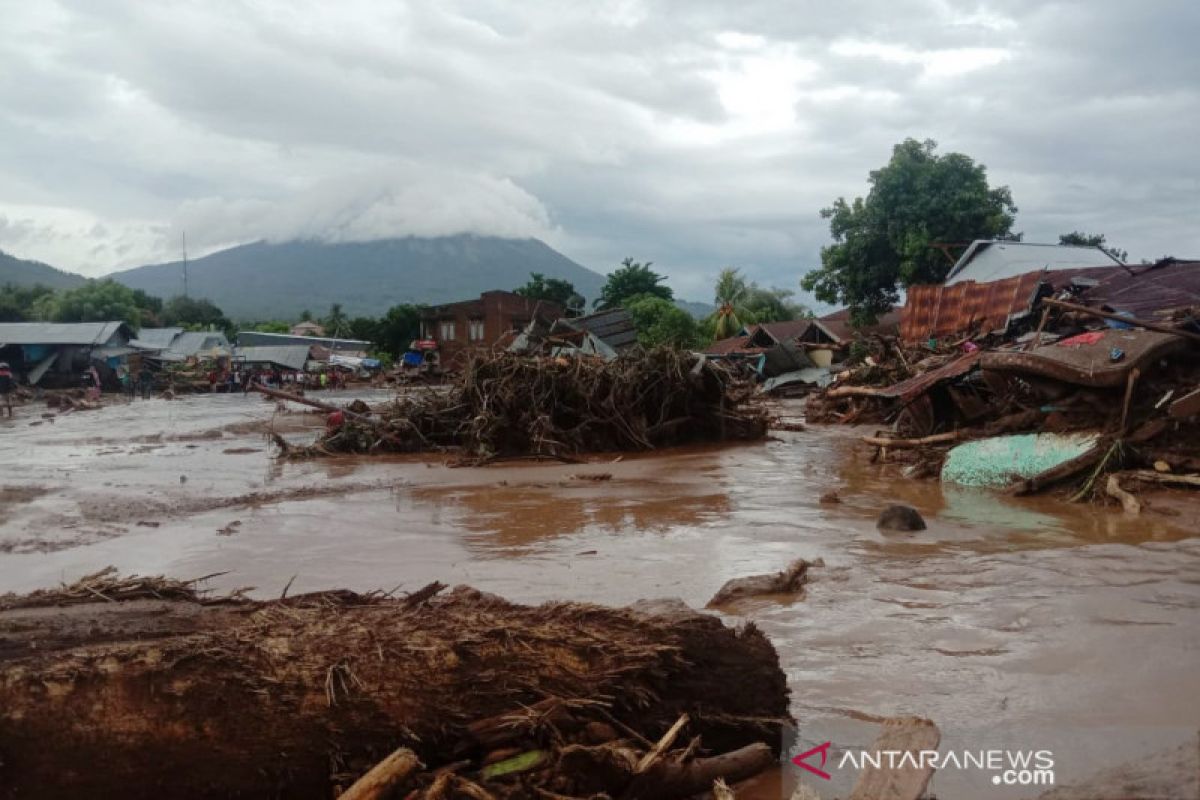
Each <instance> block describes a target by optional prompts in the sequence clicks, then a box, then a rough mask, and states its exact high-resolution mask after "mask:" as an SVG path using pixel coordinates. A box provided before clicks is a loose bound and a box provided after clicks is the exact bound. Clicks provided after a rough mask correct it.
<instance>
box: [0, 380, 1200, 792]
mask: <svg viewBox="0 0 1200 800" xmlns="http://www.w3.org/2000/svg"><path fill="white" fill-rule="evenodd" d="M329 394H333V393H329ZM327 396H328V395H323V397H327ZM383 397H384V396H383V395H378V396H365V397H364V399H366V400H368V401H370V402H373V403H374V402H378V401H380V400H382V399H383ZM346 399H347V400H349V399H351V396H350V395H346ZM39 412H40V409H39ZM30 413H32V411H31V412H30ZM792 413H793V414H795V413H797V412H796V410H795V409H794V407H793V408H792ZM28 421H29V419H27V418H24V417H22V416H21V415H20V413H18V416H17V418H16V419H15V420H14V422H12V423H9V422H8V421H7V420H4V421H0V486H3V487H5V488H4V494H3V495H0V496H2V497H3V498H5V499H4V501H3V507H2V508H3V515H4V516H3V520H2V522H0V591H4V590H13V591H28V590H32V589H36V588H40V587H46V586H52V585H55V584H57V583H59V582H60V581H64V580H67V581H69V580H73V579H75V578H77V577H79V576H80V575H83V574H85V573H89V572H94V571H96V570H98V569H100V568H102V567H104V566H106V565H109V564H112V565H114V566H116V567H118V569H119V570H120V571H121V572H122V573H142V574H166V575H171V576H176V577H194V576H198V575H205V574H209V573H213V572H222V571H225V572H226V574H224V575H221V576H219V577H217V578H214V579H212V580H211V581H210V582H209V584H210V586H211V587H212V588H214V589H218V590H228V589H233V588H238V587H244V586H254V587H257V589H256V590H255V591H254V592H253V593H252V594H254V595H255V596H258V597H262V598H274V597H278V596H279V594H280V592H281V591H282V590H283V588H284V587H285V586H286V585H288V583H289V581H292V587H291V592H293V593H300V592H306V591H315V590H321V589H327V588H330V587H347V588H350V589H356V590H361V591H368V590H372V589H379V588H383V589H386V590H390V589H393V588H394V587H397V586H399V587H401V590H403V589H413V588H416V587H419V586H421V585H423V584H425V583H426V582H428V581H429V580H433V579H435V578H436V579H440V580H443V581H446V582H447V583H470V584H471V585H474V586H476V587H478V588H480V589H482V590H485V591H491V592H496V593H498V594H501V595H503V596H505V597H508V598H510V599H513V600H515V601H519V602H541V601H545V600H554V599H570V600H577V601H591V602H599V603H604V604H615V605H623V604H626V603H629V602H633V601H635V600H638V599H640V598H670V597H680V598H682V599H683V600H684V601H686V602H688V603H689V604H691V605H693V606H695V607H700V606H702V605H704V603H705V602H706V601H707V600H708V598H710V597H711V596H712V595H713V593H714V592H715V591H716V590H717V589H718V588H719V587H720V586H721V585H722V584H724V583H725V582H726V581H727V580H729V579H731V578H736V577H741V576H745V575H754V574H760V573H771V572H775V571H777V570H779V569H781V568H783V567H784V566H786V565H787V564H788V563H790V562H792V561H793V560H795V559H796V558H806V559H810V560H813V559H816V558H823V559H824V561H825V563H826V567H825V568H824V569H822V570H819V571H816V572H814V573H813V576H812V580H811V582H810V583H809V585H808V586H807V587H806V593H805V594H804V596H803V599H797V598H752V599H748V600H745V601H742V602H740V603H739V604H738V605H737V608H736V611H737V612H738V614H737V616H736V617H733V616H731V617H730V619H735V618H736V619H745V618H748V619H752V620H753V621H754V622H755V623H756V624H757V625H758V626H759V627H761V628H762V629H763V630H764V632H766V633H767V635H768V636H769V637H770V639H771V641H772V642H773V643H774V644H775V646H776V647H777V649H778V650H779V653H780V658H781V661H782V664H783V668H784V670H785V672H786V673H787V676H788V679H789V683H790V685H791V686H792V687H793V704H792V711H793V713H794V714H795V715H796V716H797V717H798V718H799V720H800V723H801V734H800V737H801V741H803V742H811V744H810V745H809V746H810V747H811V746H813V745H815V744H819V743H820V742H823V741H826V740H833V741H834V742H836V743H838V744H839V745H845V746H849V745H860V744H861V745H867V744H869V743H870V742H871V741H872V740H873V738H874V732H875V728H876V724H877V722H876V721H877V720H878V719H880V718H883V717H891V716H902V715H918V716H923V717H927V718H929V719H933V720H934V721H936V722H937V724H938V726H939V728H940V729H941V730H942V731H943V744H942V746H943V748H947V747H957V748H962V747H973V748H986V747H992V746H996V747H1006V746H1010V745H1015V744H1018V743H1023V744H1024V746H1033V747H1046V748H1050V749H1052V750H1054V753H1055V756H1056V767H1057V768H1056V777H1057V778H1058V781H1059V783H1066V782H1068V781H1070V780H1082V779H1084V778H1086V777H1087V776H1088V775H1090V774H1092V773H1094V772H1096V771H1097V770H1100V769H1102V768H1104V767H1105V766H1110V765H1111V763H1112V754H1113V752H1114V751H1115V750H1119V751H1120V752H1121V753H1122V755H1123V757H1127V758H1128V759H1137V758H1138V757H1139V756H1140V755H1142V754H1149V753H1153V752H1158V751H1162V750H1163V749H1165V748H1168V747H1172V746H1175V745H1177V744H1178V743H1179V742H1180V741H1184V740H1185V739H1186V738H1187V737H1188V736H1189V735H1192V733H1194V730H1195V729H1196V728H1197V727H1198V725H1197V723H1198V721H1200V683H1198V679H1197V674H1196V670H1195V663H1196V652H1197V651H1196V647H1197V642H1200V613H1197V612H1198V611H1200V538H1197V533H1196V525H1195V520H1196V519H1197V518H1198V517H1200V513H1198V506H1197V505H1196V497H1197V495H1187V494H1181V493H1178V492H1171V493H1164V494H1162V495H1158V494H1154V493H1149V492H1147V493H1145V494H1142V495H1141V498H1142V499H1143V500H1144V501H1146V505H1147V510H1146V511H1145V512H1144V513H1143V514H1142V515H1141V517H1140V518H1130V517H1129V516H1127V515H1123V514H1122V513H1121V512H1119V511H1113V510H1112V509H1109V508H1103V507H1098V506H1093V505H1088V504H1075V505H1067V504H1064V503H1062V502H1061V500H1059V499H1056V498H1051V497H1034V498H1020V499H1014V498H1007V497H1001V496H999V495H996V494H994V493H989V492H986V491H978V490H964V489H955V488H954V487H950V486H941V485H939V484H937V483H935V482H924V481H913V480H907V479H904V478H901V477H898V476H897V474H896V472H895V471H894V468H892V467H887V466H881V465H876V464H872V463H870V460H869V457H870V456H869V453H865V452H863V449H862V448H861V447H859V446H858V438H859V437H860V436H861V435H863V434H864V433H870V432H871V431H870V430H869V429H856V428H852V427H838V428H836V429H830V428H827V427H823V426H815V425H814V426H810V427H809V429H808V430H807V431H804V432H788V431H780V432H777V433H775V434H774V435H773V437H772V438H771V439H770V440H768V441H765V442H762V443H758V444H752V445H743V446H737V447H728V448H713V447H696V448H684V449H678V450H673V451H669V452H665V453H660V454H656V455H652V456H651V455H639V456H625V457H623V458H621V457H605V458H601V459H593V460H592V461H591V463H589V464H587V465H582V466H581V465H558V464H549V465H529V464H520V465H498V466H494V467H487V468H478V469H454V468H452V467H451V466H449V465H448V464H446V463H443V462H441V461H439V460H425V459H420V458H412V457H403V456H394V457H383V458H378V457H376V458H371V459H366V460H364V459H359V458H355V457H344V458H332V459H324V460H319V461H307V462H287V463H283V462H279V461H276V460H274V459H273V458H271V453H270V450H271V446H270V445H269V444H268V443H267V442H266V441H265V440H264V438H263V436H262V434H261V429H262V427H263V425H264V423H270V424H273V425H274V426H275V429H276V430H277V431H280V432H282V435H284V437H285V438H287V439H289V440H291V441H295V442H297V443H301V444H304V443H307V442H309V441H311V440H312V439H313V438H314V436H315V434H316V433H317V432H318V431H319V430H320V429H321V428H322V427H323V420H322V418H321V417H320V416H319V415H309V414H303V413H279V412H277V410H276V407H275V406H274V405H273V404H269V403H263V402H262V401H261V400H257V399H255V398H244V397H241V396H234V397H226V396H223V395H220V396H216V397H210V396H196V397H187V398H184V399H180V400H176V401H173V402H170V403H166V402H156V401H150V402H146V403H141V402H139V403H136V404H134V405H132V406H126V405H112V406H108V407H106V408H104V409H101V410H98V411H92V412H89V413H88V414H71V415H67V416H63V417H60V418H58V419H57V420H56V422H55V424H54V425H45V426H41V427H35V428H30V427H28V425H27V424H26V423H27V422H28ZM209 431H218V432H219V433H220V437H219V438H215V437H214V438H208V437H209V436H211V434H208V433H207V432H209ZM200 434H204V436H203V437H201V436H200ZM156 435H157V436H159V437H160V438H158V439H156V440H153V441H150V440H148V439H143V438H142V437H151V436H156ZM149 448H152V449H149ZM234 448H258V449H261V450H262V452H260V453H249V454H238V455H233V454H226V453H224V451H225V450H227V449H234ZM587 474H608V475H610V476H611V477H610V478H609V479H607V480H579V479H574V480H573V479H572V476H582V475H587ZM181 477H183V478H185V479H186V480H184V481H183V482H181V481H180V478H181ZM828 492H836V493H837V496H838V497H839V498H840V500H841V502H839V503H836V504H833V503H824V504H823V503H821V502H820V499H821V497H822V495H824V494H826V493H828ZM891 503H905V504H908V505H911V506H913V507H914V508H916V509H917V510H918V511H919V512H920V513H921V514H922V516H923V517H924V518H925V519H926V521H927V523H928V526H929V527H928V529H927V530H925V531H919V532H912V533H891V532H880V531H877V530H876V529H875V527H874V522H875V518H876V516H877V515H878V513H879V511H880V510H881V509H882V508H883V507H885V506H886V505H889V504H891ZM234 521H240V522H241V524H240V525H239V526H234V528H233V530H232V531H231V533H232V535H218V531H221V530H228V529H229V526H230V524H231V523H232V522H234ZM585 553H587V555H584V554H585ZM1114 749H1115V750H1114ZM986 777H987V776H986V775H981V774H968V773H954V772H945V771H944V772H940V773H938V774H935V776H934V778H933V782H932V784H931V788H932V790H933V791H934V792H935V793H936V794H937V795H938V796H939V797H942V798H955V797H980V798H988V797H995V798H1008V797H1021V796H1029V795H1036V794H1037V792H1025V794H1024V795H1022V794H1021V793H1019V792H1018V793H1014V791H1013V790H1012V789H996V788H995V787H993V786H991V785H990V782H988V781H987V780H986ZM779 791H780V789H779V787H778V786H777V785H772V784H771V783H770V780H769V779H768V780H765V781H760V789H759V794H757V795H751V796H752V797H759V798H768V797H770V798H774V797H777V796H778V792H779ZM742 796H745V795H743V794H739V797H742Z"/></svg>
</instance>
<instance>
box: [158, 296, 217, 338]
mask: <svg viewBox="0 0 1200 800" xmlns="http://www.w3.org/2000/svg"><path fill="white" fill-rule="evenodd" d="M162 323H163V324H164V325H179V326H182V327H198V328H208V327H214V328H220V329H221V330H224V331H229V330H232V328H233V325H232V323H230V321H229V320H228V319H227V318H226V317H225V314H224V312H222V311H221V309H219V308H217V306H216V305H215V304H214V303H213V302H212V301H211V300H207V299H205V298H199V299H197V298H195V297H186V296H184V295H176V296H175V297H172V298H171V299H170V300H168V301H167V302H166V303H165V304H164V305H163V308H162Z"/></svg>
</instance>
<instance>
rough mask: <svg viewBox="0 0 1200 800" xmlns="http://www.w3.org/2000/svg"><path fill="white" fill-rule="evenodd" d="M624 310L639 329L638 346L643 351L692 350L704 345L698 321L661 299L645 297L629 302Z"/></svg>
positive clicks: (628, 300) (656, 296) (669, 301)
mask: <svg viewBox="0 0 1200 800" xmlns="http://www.w3.org/2000/svg"><path fill="white" fill-rule="evenodd" d="M623 305H624V307H625V309H626V310H627V311H629V315H630V316H631V317H633V322H634V325H636V326H637V332H638V343H639V344H641V345H642V346H643V347H657V346H659V345H667V346H669V347H675V348H679V349H691V348H693V347H697V346H698V345H699V343H700V331H699V327H698V325H697V323H696V319H695V318H694V317H693V316H692V315H691V314H689V313H688V312H686V311H684V310H683V309H682V308H680V307H679V306H677V305H675V303H673V302H672V301H671V300H666V299H663V298H662V297H659V296H658V295H653V294H642V295H635V296H633V297H627V298H625V302H624V304H623Z"/></svg>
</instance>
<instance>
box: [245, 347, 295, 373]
mask: <svg viewBox="0 0 1200 800" xmlns="http://www.w3.org/2000/svg"><path fill="white" fill-rule="evenodd" d="M308 355H309V346H308V345H304V344H286V345H276V346H273V347H243V346H240V345H239V346H238V347H237V348H235V349H234V352H233V361H234V364H236V365H237V366H239V367H241V366H245V367H251V368H259V369H276V368H277V369H282V370H290V371H292V372H303V371H304V368H305V366H306V365H307V364H308Z"/></svg>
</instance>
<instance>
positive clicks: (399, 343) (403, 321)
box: [371, 303, 423, 357]
mask: <svg viewBox="0 0 1200 800" xmlns="http://www.w3.org/2000/svg"><path fill="white" fill-rule="evenodd" d="M422 309H423V306H417V305H412V304H409V303H401V304H400V305H397V306H392V307H391V308H389V309H388V310H387V313H386V314H384V315H383V317H382V318H381V319H380V320H379V327H378V333H377V334H376V337H377V338H375V339H372V340H371V341H373V342H375V344H376V346H378V348H379V349H380V350H381V351H383V352H385V353H389V354H390V355H392V356H393V357H395V356H397V355H399V354H400V353H402V352H404V351H405V350H407V349H408V346H409V345H410V344H412V341H413V340H414V339H418V338H420V336H421V311H422Z"/></svg>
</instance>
